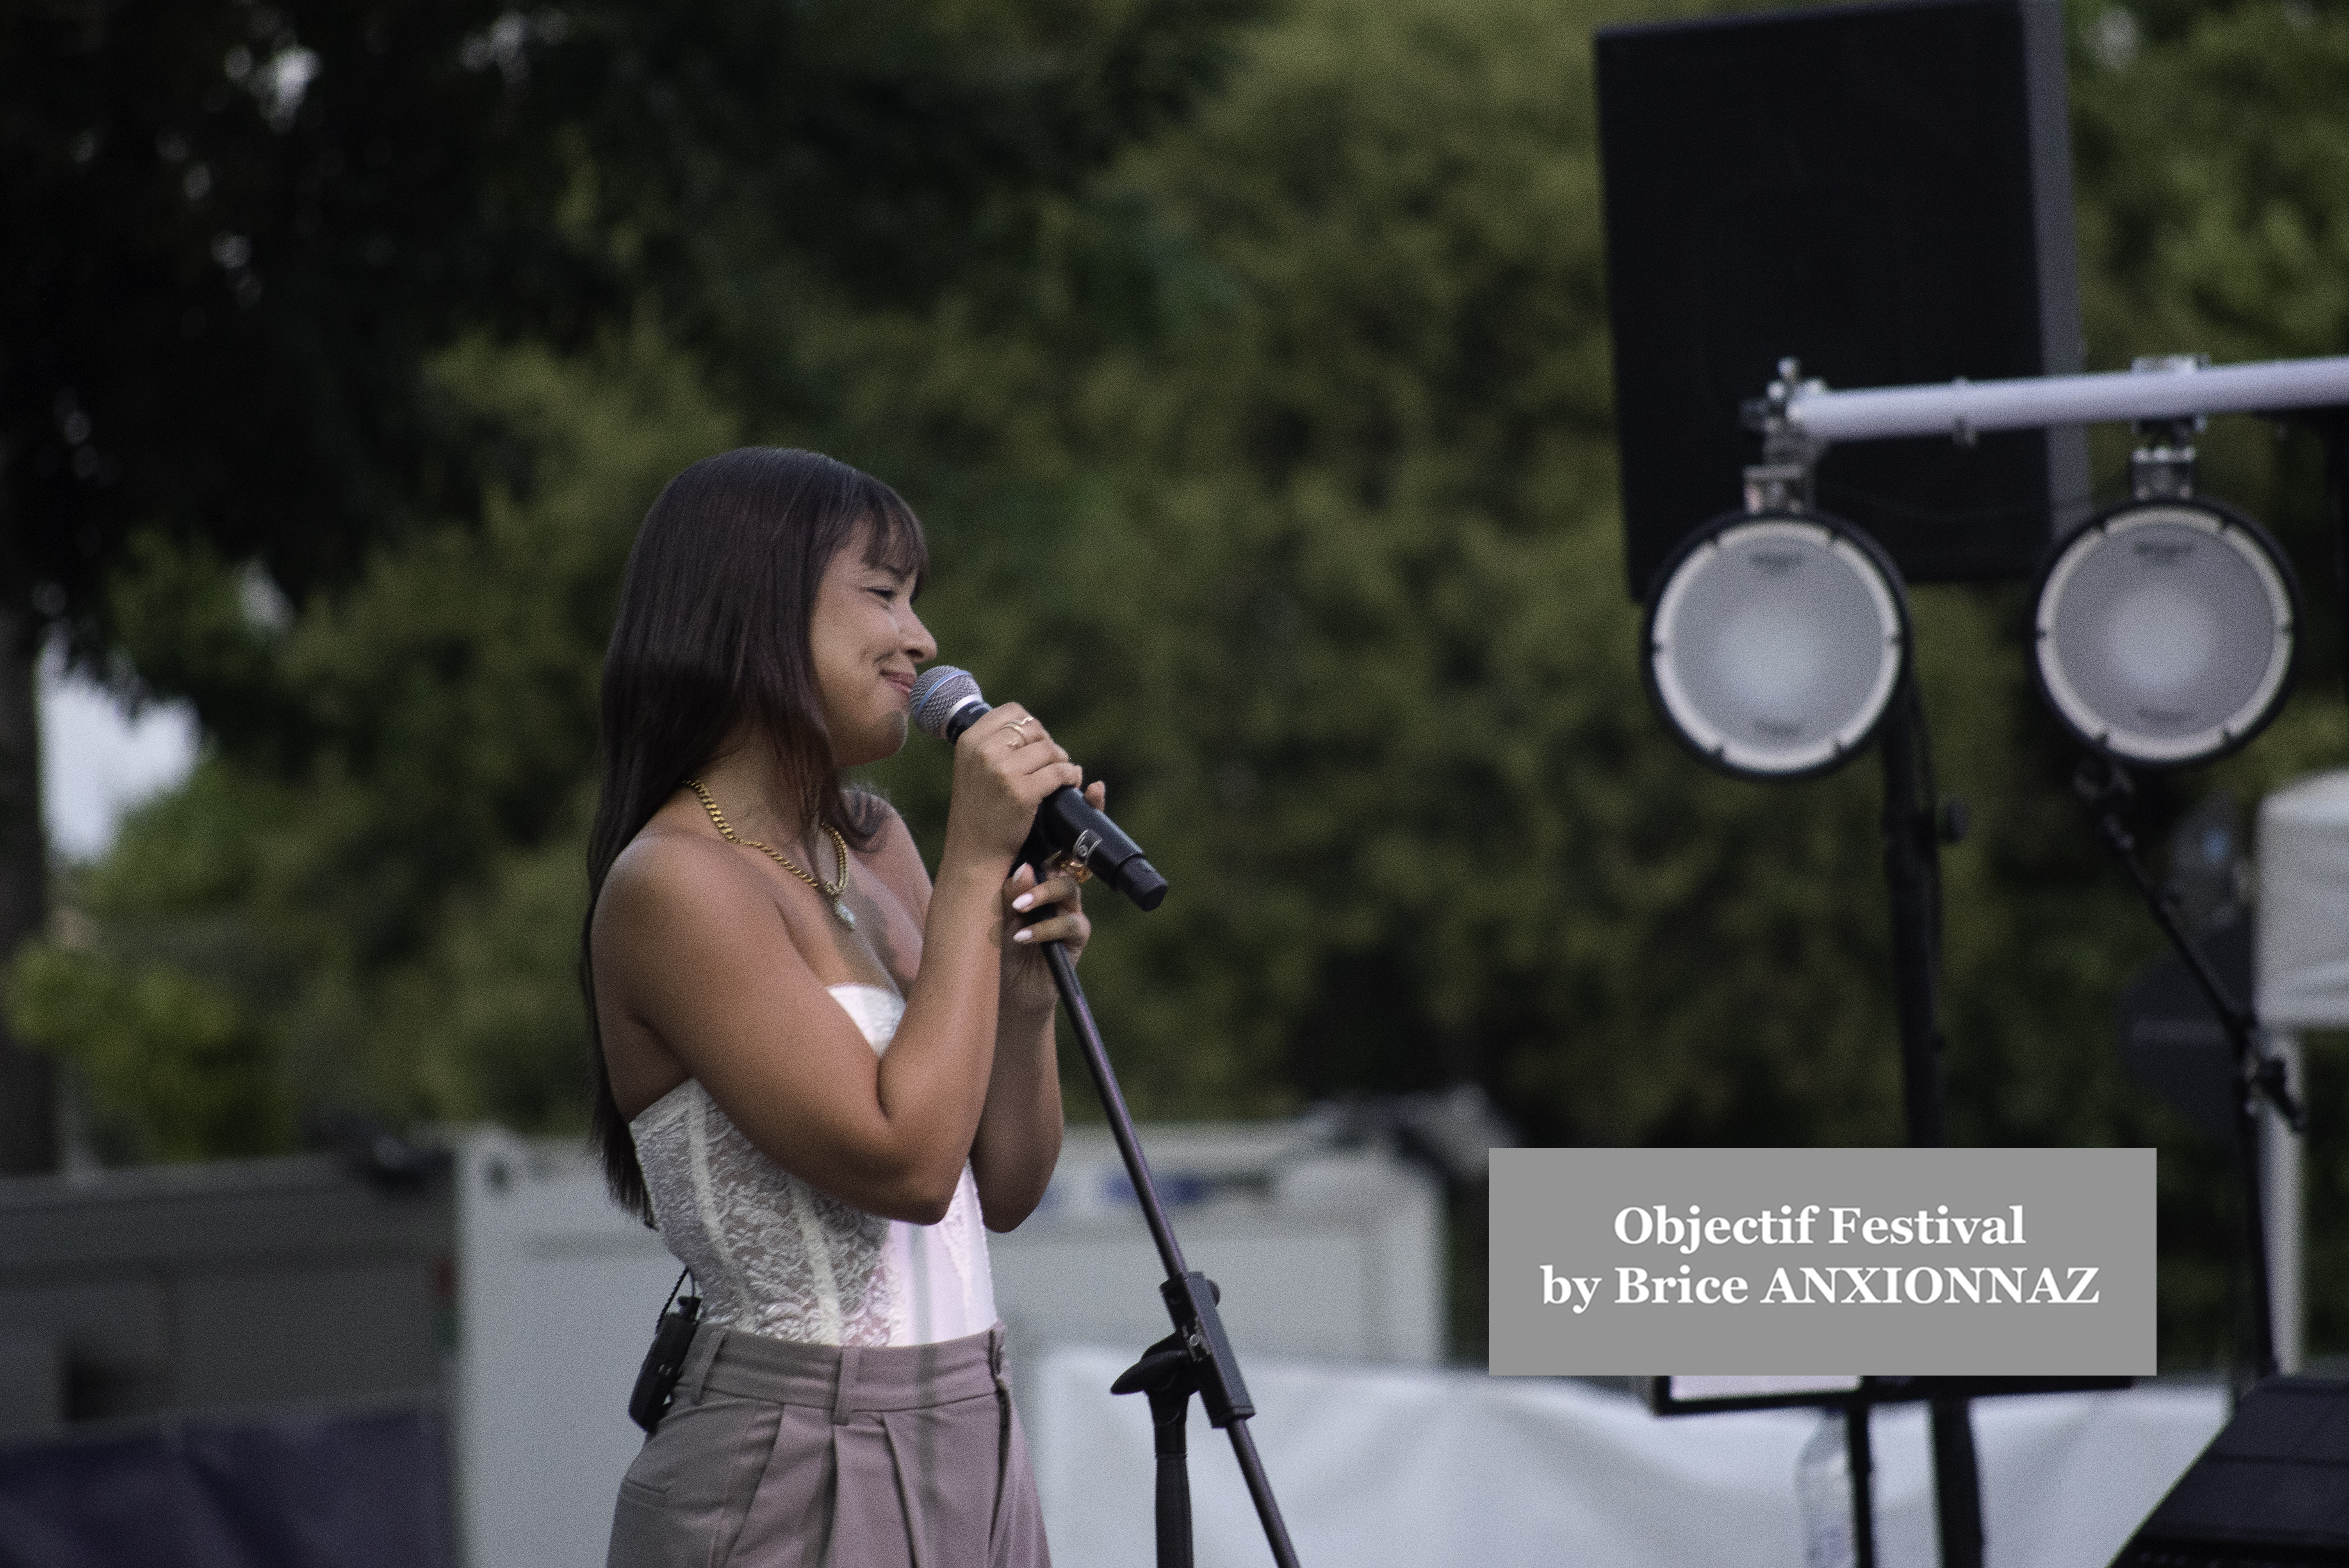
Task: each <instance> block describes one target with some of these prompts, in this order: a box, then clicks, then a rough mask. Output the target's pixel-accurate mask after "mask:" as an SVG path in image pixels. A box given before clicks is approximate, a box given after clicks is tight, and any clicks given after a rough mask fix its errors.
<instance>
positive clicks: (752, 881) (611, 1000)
mask: <svg viewBox="0 0 2349 1568" xmlns="http://www.w3.org/2000/svg"><path fill="white" fill-rule="evenodd" d="M1007 707H1009V708H1010V710H1011V712H1012V714H1013V715H1015V716H1017V715H1018V714H1019V709H1018V707H1017V706H1016V705H1007ZM1002 711H1003V710H1002V709H999V710H998V712H1002ZM982 732H983V733H982ZM1037 742H1041V744H1040V745H1038V744H1037ZM1023 753H1025V755H1023ZM1080 778H1081V775H1079V774H1078V773H1077V769H1075V768H1074V767H1073V766H1072V765H1071V764H1070V763H1069V762H1068V761H1067V754H1066V753H1065V752H1063V751H1061V749H1060V748H1059V747H1058V746H1057V745H1055V744H1052V743H1051V741H1050V738H1049V737H1048V736H1044V735H1042V734H1041V733H1040V731H1038V732H1036V733H1034V734H1032V735H1031V736H1030V738H1029V739H1028V740H1027V741H1026V742H1024V743H1020V744H1013V743H1012V742H1011V741H1009V740H1008V739H1007V738H1005V736H1004V733H1003V728H1002V727H1000V726H981V727H977V728H975V729H974V731H973V732H972V733H971V734H968V735H966V736H965V737H964V738H963V739H962V741H961V742H960V743H958V744H957V748H956V762H955V797H954V805H953V808H952V810H951V812H950V814H949V817H948V820H947V842H946V846H945V849H944V851H943V852H942V853H941V855H940V857H939V869H938V877H937V880H936V884H935V885H934V886H933V887H932V888H931V889H930V890H929V897H928V902H927V908H926V912H925V916H924V920H923V954H922V963H921V967H920V970H919V972H918V974H917V975H916V978H915V983H914V985H913V987H912V990H911V992H910V994H909V995H908V996H907V998H906V1006H905V1018H904V1020H903V1021H902V1022H901V1023H900V1024H899V1026H898V1028H897V1033H896V1036H895V1038H894V1040H893V1041H892V1042H891V1044H890V1047H889V1049H888V1051H887V1053H886V1054H885V1055H884V1056H882V1057H878V1058H876V1057H874V1053H873V1050H872V1048H871V1047H869V1046H867V1045H866V1044H865V1043H864V1039H863V1037H861V1036H860V1035H859V1034H858V1032H857V1030H856V1028H855V1026H854V1024H852V1023H851V1022H850V1021H849V1019H848V1017H847V1016H846V1015H845V1014H844V1013H843V1012H842V1010H841V1009H840V1008H839V1006H837V1005H836V1004H834V1003H833V1000H832V999H831V997H830V996H829V995H827V994H826V993H825V991H824V988H823V984H822V983H821V981H819V980H818V978H817V976H816V975H815V973H814V971H813V970H812V968H811V966H810V965H809V964H808V962H807V960H806V958H805V957H804V956H803V955H802V953H801V952H800V950H799V948H798V946H797V945H795V944H794V943H793V942H792V937H791V933H790V929H789V925H788V923H787V922H786V921H785V920H784V918H783V917H782V915H781V913H780V912H779V911H778V909H777V907H776V905H775V903H774V901H773V898H772V895H771V892H770V891H769V890H768V888H767V886H766V885H765V884H764V882H763V880H762V878H761V876H760V875H759V874H758V873H756V872H754V871H753V870H752V868H750V867H749V866H748V865H746V864H745V863H743V861H741V860H740V858H739V857H738V855H737V853H736V851H733V850H732V849H730V847H729V846H727V845H724V844H722V843H720V842H719V841H715V840H711V839H706V838H702V837H700V836H699V835H695V834H687V833H648V834H646V835H644V836H642V837H640V838H639V839H638V840H637V841H636V842H635V843H633V844H631V845H630V846H629V847H628V849H627V850H626V851H624V852H623V853H622V854H621V856H620V858H619V859H618V861H616V862H615V863H614V865H613V868H612V872H611V875H610V876H609V878H608V879H607V880H606V882H605V887H604V892H603V895H602V897H601V899H600V900H599V901H598V904H597V908H596V914H595V966H596V975H597V989H598V992H599V996H600V997H601V998H602V999H603V1000H604V1002H605V1005H606V1006H611V1007H617V1008H623V1009H625V1010H626V1014H627V1016H628V1017H629V1018H630V1019H631V1020H633V1021H635V1022H636V1023H637V1024H639V1025H640V1026H643V1027H645V1028H647V1029H648V1030H649V1031H651V1032H652V1033H653V1034H654V1035H655V1036H656V1037H657V1038H658V1039H659V1040H660V1042H661V1043H662V1045H663V1046H664V1047H667V1050H668V1051H669V1052H670V1053H671V1054H672V1055H674V1056H675V1057H677V1059H678V1062H679V1063H680V1064H681V1065H682V1066H683V1067H684V1068H685V1069H686V1070H687V1071H688V1072H689V1073H690V1074H692V1076H693V1077H695V1078H698V1079H699V1080H700V1082H701V1084H702V1087H703V1088H705V1089H707V1090H708V1091H709V1096H710V1098H711V1099H713V1100H715V1101H716V1102H717V1103H718V1105H719V1109H723V1110H724V1111H725V1112H726V1114H727V1115H728V1117H729V1118H730V1119H732V1120H733V1122H734V1123H735V1125H736V1126H738V1127H740V1129H741V1130H742V1131H743V1133H744V1135H745V1136H747V1137H748V1138H749V1139H750V1141H751V1142H752V1143H753V1144H754V1145H756V1146H757V1147H758V1148H759V1149H760V1150H761V1151H762V1152H764V1153H766V1154H767V1155H768V1156H769V1157H770V1158H771V1159H773V1160H774V1161H776V1163H778V1164H780V1165H781V1166H782V1167H783V1168H784V1169H785V1170H787V1171H792V1173H793V1174H794V1175H797V1176H800V1177H802V1179H804V1180H806V1181H810V1182H812V1183H813V1184H815V1185H816V1186H818V1187H820V1188H822V1189H823V1190H824V1191H828V1192H831V1193H833V1195H835V1196H837V1197H839V1198H842V1199H843V1200H845V1201H847V1202H851V1203H854V1204H855V1205H856V1206H857V1207H859V1208H862V1209H864V1210H866V1211H867V1212H872V1213H876V1214H883V1215H886V1216H888V1217H890V1218H893V1219H903V1220H910V1221H914V1222H919V1223H935V1222H936V1221H937V1220H938V1219H939V1218H941V1217H942V1216H943V1215H944V1214H945V1212H946V1210H947V1204H948V1203H949V1202H951V1201H952V1199H953V1196H954V1189H955V1186H956V1184H957V1181H959V1180H960V1177H961V1171H962V1166H963V1162H964V1161H965V1159H966V1158H968V1157H969V1156H970V1155H971V1154H972V1152H973V1146H974V1144H975V1142H976V1141H977V1140H978V1125H979V1121H980V1118H981V1114H982V1112H983V1110H984V1109H985V1107H986V1103H987V1100H988V1087H989V1083H990V1079H991V1078H992V1075H993V1072H994V1068H995V1056H996V1041H997V1026H998V1002H999V978H1000V972H1001V968H1002V962H1001V955H1000V954H1001V947H1002V945H1003V943H1004V941H1005V933H1004V920H1003V913H1002V904H1003V892H1002V889H1003V884H1004V881H1005V879H1006V877H1007V875H1008V874H1009V870H1010V861H1011V857H1012V854H1013V852H1014V851H1016V849H1017V847H1018V845H1019V841H1020V840H1021V838H1022V837H1024V835H1025V833H1026V830H1027V826H1028V823H1029V821H1030V820H1032V819H1033V817H1034V814H1035V809H1036V806H1037V804H1038V803H1039V802H1040V800H1041V799H1043V797H1044V796H1045V795H1046V794H1049V793H1050V791H1051V790H1052V789H1057V788H1059V787H1060V786H1061V784H1064V783H1073V782H1077V781H1078V779H1080ZM607 1016H608V1015H607Z"/></svg>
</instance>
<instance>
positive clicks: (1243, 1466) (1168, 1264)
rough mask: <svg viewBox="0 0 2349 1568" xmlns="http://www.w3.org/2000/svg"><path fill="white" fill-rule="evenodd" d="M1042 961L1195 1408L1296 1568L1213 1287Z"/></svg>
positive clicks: (1048, 954)
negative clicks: (1154, 1253)
mask: <svg viewBox="0 0 2349 1568" xmlns="http://www.w3.org/2000/svg"><path fill="white" fill-rule="evenodd" d="M1044 961H1045V963H1046V964H1048V965H1050V968H1051V971H1052V984H1053V985H1056V986H1057V987H1059V989H1060V993H1061V1006H1063V1007H1065V1008H1066V1009H1067V1010H1068V1015H1069V1023H1070V1025H1071V1027H1073V1028H1074V1029H1075V1030H1076V1034H1077V1046H1078V1048H1079V1050H1080V1052H1081V1054H1082V1055H1083V1057H1084V1058H1085V1070H1086V1071H1087V1072H1088V1073H1090V1074H1091V1075H1092V1080H1093V1088H1094V1090H1095V1091H1096V1092H1097V1093H1099V1095H1100V1096H1101V1102H1102V1111H1103V1112H1104V1113H1105V1114H1107V1116H1108V1117H1109V1125H1110V1132H1111V1135H1112V1137H1114V1138H1115V1139H1116V1140H1117V1151H1118V1153H1119V1154H1121V1155H1122V1156H1123V1157H1124V1160H1125V1173H1126V1179H1127V1180H1128V1181H1130V1182H1132V1183H1133V1195H1134V1197H1135V1199H1136V1200H1137V1201H1138V1202H1140V1203H1141V1205H1142V1216H1143V1221H1144V1222H1147V1223H1148V1225H1149V1226H1150V1239H1151V1240H1152V1241H1153V1242H1154V1243H1157V1246H1158V1259H1159V1262H1160V1263H1162V1264H1164V1265H1165V1268H1166V1284H1164V1286H1163V1287H1161V1289H1160V1292H1159V1294H1160V1295H1162V1296H1164V1298H1165V1300H1166V1305H1167V1310H1168V1311H1169V1313H1170V1314H1172V1315H1173V1316H1174V1333H1175V1336H1176V1338H1177V1340H1178V1341H1179V1342H1180V1343H1181V1344H1183V1345H1184V1346H1185V1347H1186V1348H1187V1349H1188V1350H1189V1351H1190V1354H1191V1365H1192V1368H1193V1375H1194V1376H1195V1377H1196V1378H1197V1380H1198V1389H1199V1396H1200V1402H1201V1403H1203V1404H1204V1405H1206V1408H1207V1418H1208V1420H1209V1421H1211V1422H1212V1423H1214V1424H1215V1425H1216V1426H1218V1427H1221V1428H1223V1429H1225V1430H1226V1432H1228V1433H1230V1434H1231V1439H1232V1455H1233V1457H1234V1458H1235V1459H1237V1460H1238V1461H1239V1467H1240V1475H1241V1476H1242V1478H1243V1479H1245V1480H1247V1489H1248V1498H1249V1500H1250V1501H1253V1502H1254V1503H1255V1504H1256V1513H1257V1520H1258V1521H1259V1522H1262V1524H1263V1525H1264V1536H1265V1542H1266V1543H1267V1544H1268V1546H1270V1547H1271V1548H1272V1560H1273V1562H1274V1563H1277V1564H1278V1568H1298V1564H1297V1548H1296V1547H1295V1546H1293V1545H1291V1544H1290V1542H1289V1539H1288V1522H1287V1521H1285V1520H1284V1519H1282V1518H1281V1515H1280V1503H1279V1501H1278V1499H1276V1498H1275V1497H1274V1496H1273V1494H1272V1483H1271V1481H1269V1480H1267V1479H1266V1477H1265V1473H1264V1461H1263V1460H1261V1459H1259V1458H1257V1451H1256V1439H1255V1438H1254V1437H1252V1436H1251V1435H1250V1434H1249V1432H1248V1425H1247V1423H1248V1418H1249V1417H1250V1416H1252V1415H1254V1414H1255V1413H1256V1407H1255V1406H1254V1405H1252V1404H1250V1403H1248V1400H1247V1384H1246V1383H1244V1382H1243V1381H1242V1380H1241V1377H1240V1370H1239V1358H1238V1357H1237V1356H1235V1355H1234V1354H1233V1353H1232V1347H1231V1345H1230V1343H1229V1341H1227V1340H1226V1338H1225V1336H1224V1326H1223V1321H1222V1319H1221V1317H1220V1316H1219V1315H1217V1313H1216V1302H1215V1299H1214V1295H1213V1291H1214V1287H1213V1286H1212V1285H1210V1284H1208V1282H1207V1281H1206V1280H1205V1279H1203V1278H1201V1277H1200V1276H1198V1275H1197V1274H1193V1273H1192V1272H1191V1271H1190V1269H1189V1268H1188V1266H1187V1265H1186V1264H1185V1263H1184V1261H1183V1248H1182V1245H1181V1243H1178V1242H1176V1241H1175V1239H1174V1226H1173V1225H1171V1224H1169V1223H1168V1222H1167V1220H1166V1210H1165V1208H1164V1205H1163V1204H1161V1203H1160V1202H1159V1201H1158V1184H1157V1182H1156V1181H1154V1180H1153V1179H1152V1178H1151V1174H1150V1162H1149V1161H1147V1160H1145V1159H1144V1158H1143V1153H1142V1139H1141V1137H1140V1135H1139V1134H1137V1133H1136V1132H1135V1131H1134V1130H1133V1113H1132V1112H1130V1111H1128V1110H1127V1109H1126V1105H1125V1091H1124V1090H1123V1089H1122V1088H1119V1087H1118V1081H1117V1074H1116V1072H1115V1070H1114V1069H1112V1068H1111V1066H1110V1061H1109V1047H1108V1046H1107V1045H1106V1044H1104V1043H1103V1042H1102V1035H1101V1027H1100V1026H1099V1025H1097V1024H1095V1023H1094V1022H1093V1010H1092V1005H1091V1004H1090V1003H1088V1002H1087V1001H1086V1000H1085V989H1084V987H1083V986H1082V985H1079V984H1078V982H1077V970H1076V965H1073V964H1071V962H1070V961H1069V954H1068V951H1067V950H1066V949H1065V948H1063V947H1062V946H1061V944H1059V943H1057V942H1052V943H1047V944H1044ZM1162 1484H1163V1483H1162ZM1186 1497H1187V1492H1186Z"/></svg>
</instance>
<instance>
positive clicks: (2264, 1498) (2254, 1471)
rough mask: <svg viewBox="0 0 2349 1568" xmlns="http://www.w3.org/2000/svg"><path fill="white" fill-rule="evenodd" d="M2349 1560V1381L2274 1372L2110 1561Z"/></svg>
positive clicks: (2172, 1564) (2136, 1564) (2133, 1565)
mask: <svg viewBox="0 0 2349 1568" xmlns="http://www.w3.org/2000/svg"><path fill="white" fill-rule="evenodd" d="M2312 1563H2349V1383H2344V1382H2343V1381H2341V1380H2339V1379H2337V1378H2331V1377H2271V1378H2269V1379H2268V1380H2267V1381H2266V1382H2264V1383H2262V1384H2261V1385H2260V1386H2259V1387H2256V1388H2254V1389H2252V1390H2251V1394H2250V1395H2249V1396H2248V1397H2247V1398H2245V1399H2244V1400H2243V1402H2242V1404H2241V1405H2240V1407H2238V1408H2237V1409H2236V1411H2235V1418H2234V1419H2233V1420H2231V1421H2230V1422H2228V1423H2227V1426H2226V1429H2225V1430H2223V1431H2221V1432H2220V1434H2219V1435H2218V1436H2217V1437H2216V1438H2213V1439H2211V1440H2210V1446H2209V1448H2207V1449H2203V1450H2202V1457H2201V1458H2199V1459H2198V1460H2195V1461H2194V1463H2193V1464H2192V1465H2191V1466H2190V1467H2189V1469H2188V1470H2187V1471H2186V1473H2185V1474H2184V1475H2182V1476H2180V1477H2178V1484H2177V1485H2176V1486H2174V1487H2171V1488H2170V1489H2169V1495H2168V1497H2165V1498H2163V1499H2162V1500H2161V1502H2160V1504H2159V1506H2158V1507H2157V1508H2155V1509H2154V1511H2153V1512H2152V1513H2150V1514H2148V1515H2147V1517H2146V1522H2145V1523H2144V1524H2142V1525H2140V1526H2139V1527H2138V1528H2137V1534H2136V1535H2135V1536H2133V1537H2132V1538H2131V1539H2130V1541H2129V1543H2128V1544H2127V1546H2124V1547H2122V1548H2121V1553H2120V1555H2119V1556H2118V1557H2116V1558H2114V1559H2113V1568H2252V1565H2254V1564H2258V1565H2261V1568H2269V1565H2272V1568H2283V1565H2285V1564H2292V1565H2302V1564H2312Z"/></svg>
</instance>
